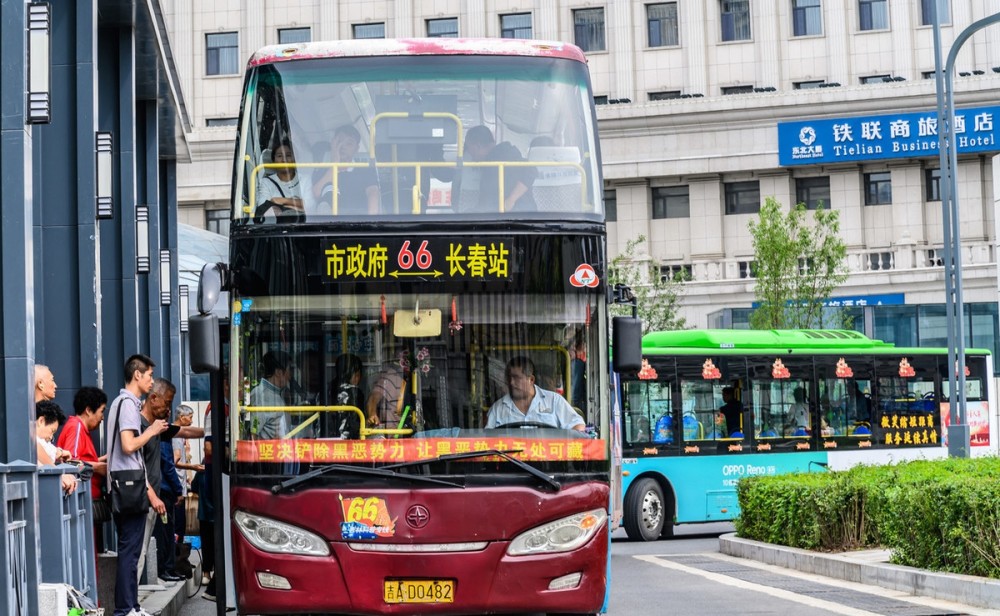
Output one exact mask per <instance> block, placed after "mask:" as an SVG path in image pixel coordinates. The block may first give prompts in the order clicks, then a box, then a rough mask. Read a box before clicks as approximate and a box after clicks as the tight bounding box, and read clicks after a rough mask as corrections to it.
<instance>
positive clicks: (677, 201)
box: [652, 186, 691, 220]
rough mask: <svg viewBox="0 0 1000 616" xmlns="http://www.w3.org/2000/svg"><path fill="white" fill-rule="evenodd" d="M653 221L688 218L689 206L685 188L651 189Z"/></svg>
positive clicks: (660, 187) (686, 188)
mask: <svg viewBox="0 0 1000 616" xmlns="http://www.w3.org/2000/svg"><path fill="white" fill-rule="evenodd" d="M652 193H653V219H654V220H657V219H663V218H689V217H690V216H691V204H690V197H689V194H688V187H687V186H658V187H656V188H653V190H652Z"/></svg>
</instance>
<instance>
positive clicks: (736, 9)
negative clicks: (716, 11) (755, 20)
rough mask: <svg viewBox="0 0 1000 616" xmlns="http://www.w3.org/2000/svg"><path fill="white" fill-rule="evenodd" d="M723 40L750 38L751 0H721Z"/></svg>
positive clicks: (747, 39) (746, 39)
mask: <svg viewBox="0 0 1000 616" xmlns="http://www.w3.org/2000/svg"><path fill="white" fill-rule="evenodd" d="M721 7H722V40H723V41H725V42H729V41H749V40H750V0H721Z"/></svg>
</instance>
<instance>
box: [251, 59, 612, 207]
mask: <svg viewBox="0 0 1000 616" xmlns="http://www.w3.org/2000/svg"><path fill="white" fill-rule="evenodd" d="M247 88H248V90H247V92H248V97H249V98H248V100H247V102H246V104H245V105H244V113H245V114H247V115H246V117H247V118H249V120H248V121H245V122H246V123H245V124H243V125H241V134H240V140H241V141H240V142H241V146H240V147H241V148H243V150H242V151H243V152H244V154H241V156H240V158H241V159H245V160H246V161H247V162H246V164H245V165H243V172H242V174H241V177H239V178H237V182H238V186H237V192H236V194H237V195H239V196H240V199H239V201H238V203H237V204H236V206H237V208H238V209H237V212H236V218H237V219H242V220H243V221H251V220H255V219H256V220H257V221H258V222H265V223H266V222H269V221H270V222H273V221H278V222H299V221H302V220H303V217H304V219H305V220H306V221H307V222H311V221H317V222H318V221H322V220H324V219H325V220H330V219H332V218H338V217H344V216H352V217H369V216H378V217H384V216H387V215H388V216H397V217H412V216H423V215H426V214H431V213H433V214H439V215H445V216H451V217H461V218H466V217H476V218H480V219H490V220H495V219H496V217H497V216H498V215H503V216H508V217H524V218H552V217H553V213H558V215H557V217H558V218H559V219H560V220H564V219H565V218H566V217H567V215H568V216H571V217H572V216H573V215H578V216H580V217H583V218H587V219H591V220H594V221H599V220H601V218H602V214H603V212H601V205H600V199H599V196H600V194H601V193H600V192H599V184H598V179H599V173H598V171H597V165H598V161H597V160H596V159H597V157H596V144H595V137H594V133H595V129H594V126H593V119H592V118H593V116H592V99H591V93H590V91H589V89H588V84H587V76H586V67H585V66H584V65H583V64H581V63H579V62H576V61H572V60H564V59H554V58H537V57H521V56H440V57H431V56H409V57H398V56H393V57H361V58H328V59H306V60H295V61H286V62H278V63H274V64H266V65H262V66H259V67H257V68H255V69H253V72H252V73H251V75H250V77H249V79H248V83H247ZM244 155H245V156H244ZM595 195H597V198H595Z"/></svg>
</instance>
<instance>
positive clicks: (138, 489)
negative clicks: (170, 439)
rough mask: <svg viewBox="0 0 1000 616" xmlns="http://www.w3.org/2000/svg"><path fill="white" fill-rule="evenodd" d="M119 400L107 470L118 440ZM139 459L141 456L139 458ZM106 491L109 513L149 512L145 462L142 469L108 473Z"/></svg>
mask: <svg viewBox="0 0 1000 616" xmlns="http://www.w3.org/2000/svg"><path fill="white" fill-rule="evenodd" d="M121 410H122V405H121V400H119V401H118V413H117V414H116V415H115V429H114V432H113V433H112V435H111V449H110V450H109V455H108V468H109V469H110V468H111V459H112V457H113V456H114V455H115V453H116V451H115V441H116V440H117V439H118V426H119V425H120V422H121ZM140 458H141V456H140ZM108 478H109V480H108V491H109V492H110V493H111V511H113V512H114V513H115V514H116V515H130V514H136V513H146V512H147V511H149V495H148V494H147V492H146V461H145V460H143V462H142V468H131V469H128V470H122V471H112V470H109V471H108Z"/></svg>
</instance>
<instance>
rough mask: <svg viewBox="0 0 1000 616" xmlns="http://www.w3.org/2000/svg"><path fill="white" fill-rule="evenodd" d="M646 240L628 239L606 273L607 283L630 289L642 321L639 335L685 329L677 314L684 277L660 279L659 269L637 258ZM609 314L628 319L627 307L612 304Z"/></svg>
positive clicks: (629, 311) (630, 309)
mask: <svg viewBox="0 0 1000 616" xmlns="http://www.w3.org/2000/svg"><path fill="white" fill-rule="evenodd" d="M645 241H646V236H644V235H640V236H639V237H637V238H635V239H633V240H629V241H628V242H627V243H626V244H625V250H623V251H622V252H621V254H619V255H618V256H617V257H615V258H614V259H612V260H611V267H610V269H609V270H608V284H609V285H610V286H612V287H613V286H614V285H615V284H625V285H628V286H629V287H631V288H632V292H633V293H634V294H635V299H636V301H637V302H638V307H639V318H640V319H642V332H643V333H644V334H647V333H649V332H656V331H663V330H669V329H684V327H685V319H684V317H681V316H679V315H678V314H677V311H678V307H679V304H680V296H681V294H682V291H683V289H682V288H681V283H682V282H683V281H684V280H686V279H687V276H686V275H685V274H684V273H683V272H681V273H678V274H676V275H675V276H674V277H673V278H670V277H661V275H660V269H659V268H658V267H657V266H656V265H654V264H653V263H652V262H650V261H648V260H646V259H645V258H643V257H637V256H636V249H637V248H638V247H639V246H641V245H642V244H643V243H644V242H645ZM611 313H612V314H614V315H618V316H631V315H632V308H631V307H629V306H622V305H613V306H612V307H611Z"/></svg>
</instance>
